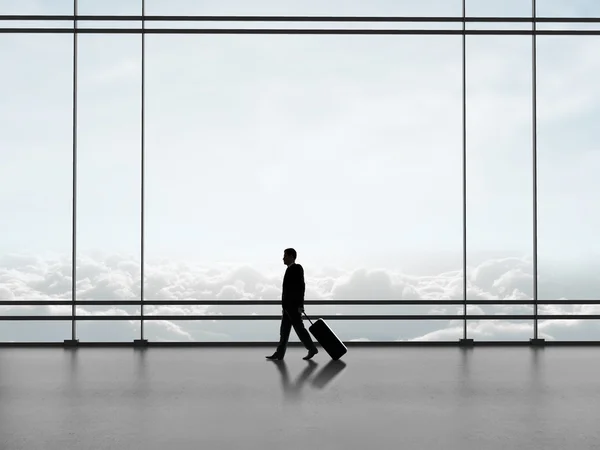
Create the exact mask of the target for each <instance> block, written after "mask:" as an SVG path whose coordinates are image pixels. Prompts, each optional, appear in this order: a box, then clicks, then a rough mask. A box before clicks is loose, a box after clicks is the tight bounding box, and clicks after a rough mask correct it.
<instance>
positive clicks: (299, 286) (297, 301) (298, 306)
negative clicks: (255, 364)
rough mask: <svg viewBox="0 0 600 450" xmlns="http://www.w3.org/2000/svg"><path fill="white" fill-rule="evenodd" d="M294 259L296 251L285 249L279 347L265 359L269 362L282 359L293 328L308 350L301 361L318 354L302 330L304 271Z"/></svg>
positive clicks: (305, 330)
mask: <svg viewBox="0 0 600 450" xmlns="http://www.w3.org/2000/svg"><path fill="white" fill-rule="evenodd" d="M296 257H297V254H296V250H294V249H293V248H286V249H285V250H284V252H283V263H284V264H285V265H286V266H288V267H287V269H286V271H285V275H284V276H283V287H282V293H281V309H282V315H281V326H280V328H279V345H278V346H277V350H275V353H273V354H272V355H271V356H267V357H266V358H267V359H270V360H282V359H283V357H284V356H285V351H286V347H287V343H288V339H289V337H290V331H291V329H292V327H294V330H295V331H296V334H297V335H298V338H300V340H301V341H302V343H303V344H304V346H305V347H306V349H307V350H308V355H306V356H305V357H304V358H302V359H306V360H309V359H311V358H312V357H313V356H315V355H316V354H317V353H318V352H319V350H317V347H316V346H315V344H314V343H313V341H312V339H311V338H310V334H309V333H308V331H307V329H306V328H304V322H303V321H302V312H303V311H304V291H305V288H306V285H305V283H304V269H303V268H302V266H301V265H300V264H296Z"/></svg>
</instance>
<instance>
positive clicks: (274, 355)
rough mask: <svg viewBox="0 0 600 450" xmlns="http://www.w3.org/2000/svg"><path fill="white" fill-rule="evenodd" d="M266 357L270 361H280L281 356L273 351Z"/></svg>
mask: <svg viewBox="0 0 600 450" xmlns="http://www.w3.org/2000/svg"><path fill="white" fill-rule="evenodd" d="M266 358H267V359H268V360H270V361H281V360H282V359H283V356H279V355H278V354H277V353H273V354H272V355H271V356H266Z"/></svg>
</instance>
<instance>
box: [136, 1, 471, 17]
mask: <svg viewBox="0 0 600 450" xmlns="http://www.w3.org/2000/svg"><path fill="white" fill-rule="evenodd" d="M461 4H462V3H461V1H460V0H419V1H414V0H394V1H389V0H371V1H369V2H364V1H361V0H328V1H322V0H304V1H302V2H297V1H294V0H256V1H253V2H248V1H246V0H209V1H203V2H198V1H195V0H146V8H147V11H148V14H154V15H167V14H169V15H271V16H276V15H295V16H302V15H310V16H320V15H321V16H331V15H333V16H336V15H337V16H459V15H462V12H461V11H462V9H461V8H462V7H461Z"/></svg>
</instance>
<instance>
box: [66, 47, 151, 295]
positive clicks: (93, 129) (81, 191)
mask: <svg viewBox="0 0 600 450" xmlns="http://www.w3.org/2000/svg"><path fill="white" fill-rule="evenodd" d="M140 41H141V39H140V36H110V35H109V36H107V35H82V36H80V39H79V52H80V55H79V73H78V124H77V125H78V143H77V149H78V192H77V201H78V228H77V233H78V234H77V245H78V257H79V261H78V264H79V266H78V267H79V268H78V270H79V271H78V274H77V282H78V289H77V292H78V298H79V299H81V300H133V299H139V298H140V266H139V264H140V262H139V261H140V239H141V230H140V227H141V224H140V221H141V216H140V215H141V206H140V205H141V125H140V124H141V44H140Z"/></svg>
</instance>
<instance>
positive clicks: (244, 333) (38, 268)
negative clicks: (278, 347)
mask: <svg viewBox="0 0 600 450" xmlns="http://www.w3.org/2000/svg"><path fill="white" fill-rule="evenodd" d="M145 272H146V273H145V277H146V282H145V293H144V297H145V299H147V300H214V299H216V300H242V299H248V300H278V299H279V298H280V295H281V278H282V275H283V268H281V269H277V270H274V271H269V270H257V269H255V268H253V267H251V266H250V265H243V264H241V265H240V264H218V265H212V266H202V265H197V264H193V263H186V262H179V261H157V262H152V263H148V264H147V265H146V270H145ZM467 276H468V299H477V300H489V301H494V300H506V299H515V300H519V299H523V300H526V299H531V298H532V297H531V296H532V279H533V278H532V264H531V261H530V260H529V259H528V258H526V257H503V258H495V259H489V260H486V261H483V262H481V263H480V264H478V265H476V266H473V267H470V268H469V271H468V273H467ZM77 278H78V279H77V298H78V299H79V300H135V299H139V297H140V265H139V262H138V261H136V260H135V259H133V258H129V257H126V256H120V255H109V256H102V255H100V254H93V255H88V256H84V257H81V258H79V260H78V268H77ZM556 279H557V278H556V276H555V275H553V274H552V273H551V272H548V271H546V272H545V274H544V276H540V292H541V293H542V294H543V293H544V292H545V295H544V294H543V295H542V297H541V298H544V299H565V300H566V299H567V298H570V299H583V298H594V295H595V294H597V292H598V290H597V286H596V285H595V284H594V283H589V284H588V287H589V291H588V292H587V293H584V294H587V295H584V296H579V297H567V296H565V294H568V293H569V292H572V291H570V289H569V287H570V286H569V283H568V282H565V283H563V284H560V283H557V282H556ZM573 281H574V282H578V281H577V280H576V279H575V278H573ZM306 283H307V290H306V299H307V300H320V299H323V300H331V301H333V302H335V301H336V300H353V299H356V300H461V299H462V298H463V293H462V286H463V281H462V272H461V271H460V270H454V271H447V272H443V273H438V274H434V275H419V276H416V275H411V274H407V273H402V272H398V271H394V270H388V269H384V268H356V269H354V270H342V269H336V268H331V267H329V268H320V269H314V268H311V267H307V268H306ZM544 286H547V287H549V288H550V289H545V291H544V289H542V287H544ZM580 292H581V291H580ZM70 298H71V264H70V260H69V258H68V257H66V256H64V257H54V258H42V257H39V256H31V255H17V254H13V255H4V256H2V257H0V300H59V299H64V300H69V299H70ZM307 309H308V312H309V314H311V315H316V316H318V315H321V314H460V313H462V307H461V306H443V305H440V306H436V305H415V306H387V305H365V306H353V305H338V306H336V305H330V306H329V305H328V306H321V305H309V306H308V307H307ZM599 310H600V308H598V307H597V306H594V305H550V306H547V307H546V306H544V307H540V309H539V312H540V313H541V314H544V313H546V314H554V313H557V314H559V313H580V314H588V313H590V314H591V313H598V311H599ZM531 312H532V308H531V307H528V306H525V305H523V306H520V305H515V306H513V305H490V306H487V305H485V306H478V305H473V306H469V308H468V313H469V314H531ZM0 313H1V314H3V315H18V314H24V315H25V314H26V315H30V314H31V315H33V314H36V315H57V314H61V315H62V314H70V313H71V307H70V306H40V307H27V306H19V307H0ZM144 313H145V314H146V315H152V314H176V315H179V314H181V315H191V314H195V315H200V314H207V315H211V314H249V315H250V314H275V315H276V314H279V313H280V309H279V307H276V306H255V305H249V306H226V305H225V306H221V305H215V306H187V305H182V306H179V305H165V306H158V307H153V306H146V307H145V308H144ZM107 314H111V315H129V314H139V308H137V307H135V306H114V307H103V306H98V307H86V308H81V307H78V308H77V315H80V316H83V315H86V316H87V315H107ZM332 322H334V323H332V324H331V325H332V326H333V327H334V329H335V330H336V332H337V333H338V335H339V336H340V337H341V338H342V339H344V340H405V341H408V340H457V339H459V338H460V337H462V326H463V324H462V322H461V321H460V320H455V321H439V320H435V321H434V320H431V321H393V320H389V321H378V320H373V321H346V320H342V321H332ZM144 327H145V337H146V338H148V339H150V340H155V341H197V340H201V341H205V340H209V341H230V340H249V341H256V340H276V339H277V338H278V330H279V322H278V321H248V322H246V321H220V320H215V321H211V320H202V321H173V322H170V321H146V322H145V325H144ZM598 328H599V327H598V326H597V324H596V323H595V321H585V320H577V321H565V320H552V321H544V322H540V324H539V332H540V334H541V337H544V338H546V339H549V340H595V339H600V332H599V329H598ZM77 330H78V338H79V339H80V340H82V341H121V340H122V341H130V340H132V339H135V338H137V337H138V336H139V332H140V330H139V322H137V321H120V322H100V321H99V322H93V321H92V322H87V321H86V322H79V323H78V324H77ZM468 335H469V337H471V338H473V339H477V340H528V339H529V338H530V337H532V336H533V325H532V323H531V321H500V320H498V321H496V320H494V321H480V322H475V321H473V322H469V323H468ZM69 336H70V323H63V322H41V323H40V322H36V323H33V322H32V323H25V322H4V323H3V326H2V329H1V331H0V340H2V341H33V340H41V341H52V340H59V341H60V340H62V339H67V338H68V337H69ZM291 339H292V340H297V338H296V336H295V335H294V334H293V333H292V337H291Z"/></svg>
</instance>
